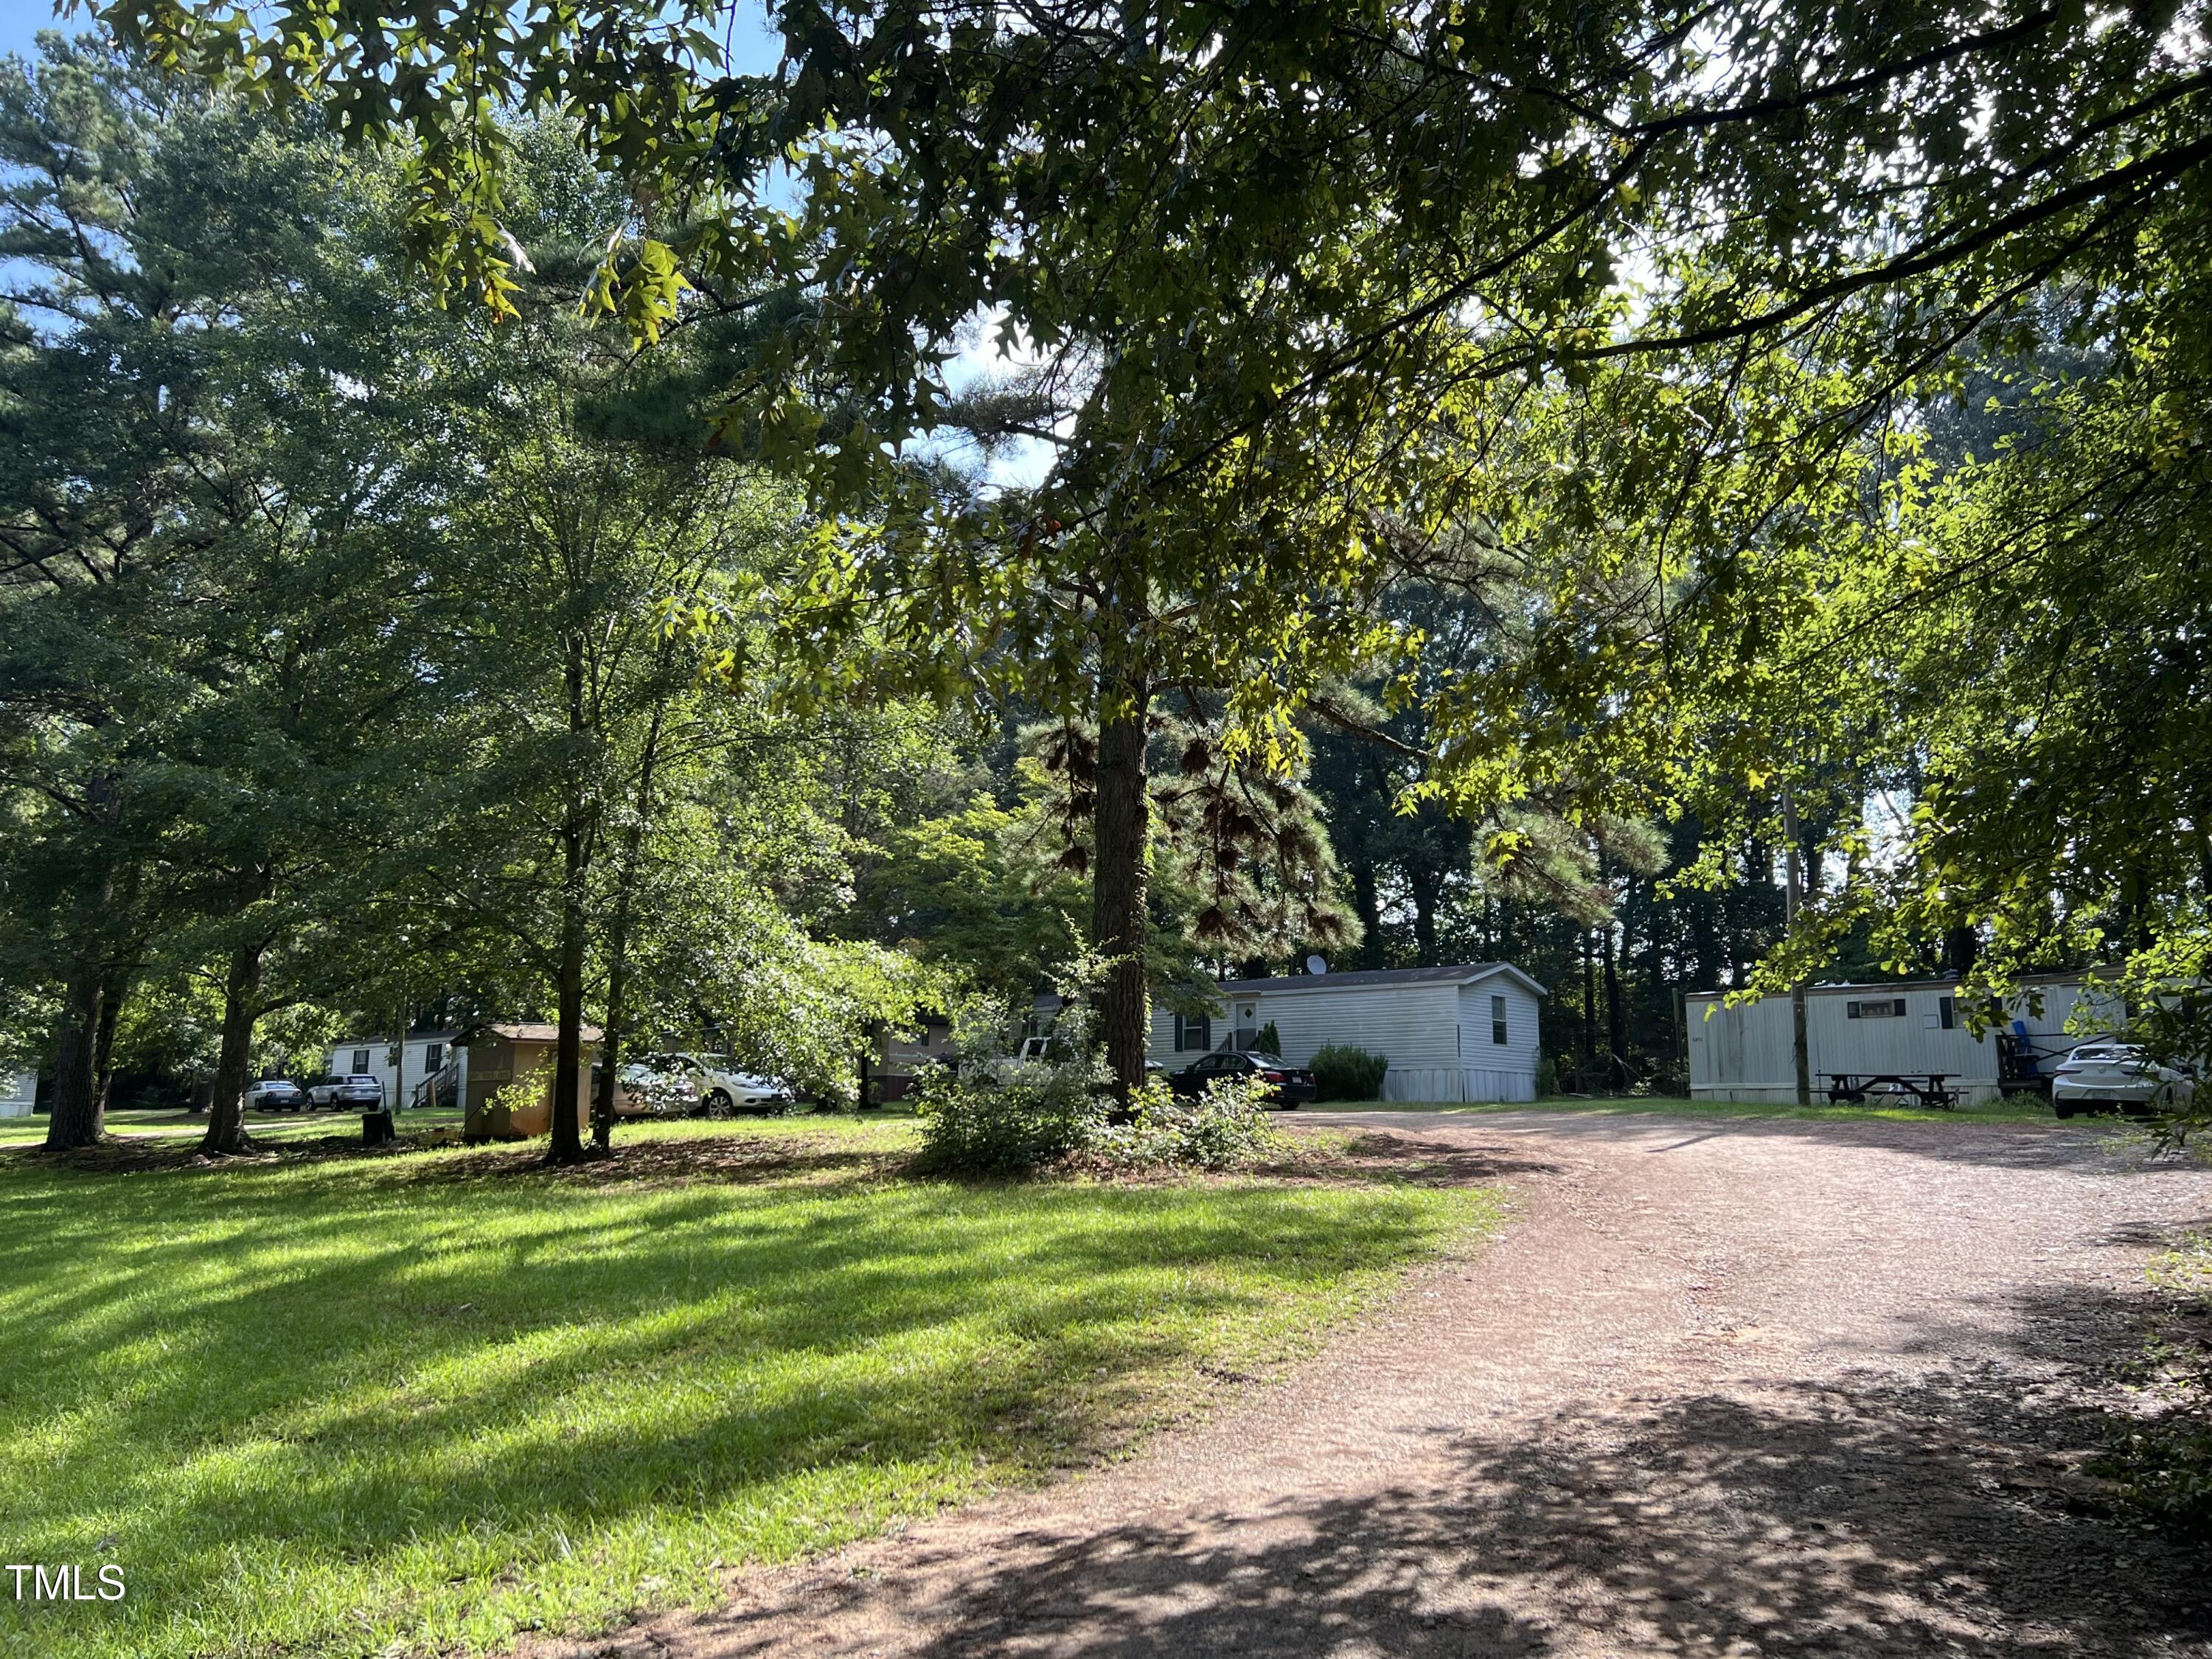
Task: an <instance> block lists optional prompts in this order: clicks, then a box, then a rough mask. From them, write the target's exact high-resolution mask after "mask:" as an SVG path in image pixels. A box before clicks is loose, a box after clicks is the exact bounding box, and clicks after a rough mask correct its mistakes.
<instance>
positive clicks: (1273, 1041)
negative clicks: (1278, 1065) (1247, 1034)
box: [1252, 1019, 1283, 1060]
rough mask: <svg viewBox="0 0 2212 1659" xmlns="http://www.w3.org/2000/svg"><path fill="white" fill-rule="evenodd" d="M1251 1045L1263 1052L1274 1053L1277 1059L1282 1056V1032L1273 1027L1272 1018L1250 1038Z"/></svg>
mask: <svg viewBox="0 0 2212 1659" xmlns="http://www.w3.org/2000/svg"><path fill="white" fill-rule="evenodd" d="M1252 1046H1253V1047H1254V1048H1256V1049H1258V1050H1259V1051H1260V1052H1261V1054H1273V1055H1274V1057H1275V1058H1276V1059H1277V1060H1280V1059H1281V1058H1282V1057H1283V1034H1282V1033H1281V1032H1280V1031H1278V1030H1276V1029H1275V1022H1274V1021H1273V1020H1272V1019H1271V1020H1269V1021H1268V1022H1267V1024H1265V1025H1262V1026H1261V1028H1260V1030H1259V1035H1257V1036H1255V1037H1254V1038H1253V1039H1252Z"/></svg>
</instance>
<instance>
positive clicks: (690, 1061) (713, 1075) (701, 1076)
mask: <svg viewBox="0 0 2212 1659" xmlns="http://www.w3.org/2000/svg"><path fill="white" fill-rule="evenodd" d="M637 1063H638V1064H639V1065H641V1066H649V1067H651V1068H652V1069H653V1071H655V1072H660V1073H667V1074H669V1075H671V1076H674V1077H680V1078H684V1079H689V1080H690V1084H691V1085H692V1087H694V1088H695V1089H696V1090H697V1091H699V1109H700V1110H701V1111H702V1112H704V1113H706V1115H708V1116H709V1117H726V1116H728V1115H730V1114H731V1113H732V1112H738V1111H766V1112H780V1111H781V1110H782V1109H784V1108H785V1107H787V1106H788V1105H790V1104H791V1103H792V1100H793V1089H792V1086H791V1085H789V1084H788V1083H787V1082H785V1081H784V1080H783V1079H781V1078H780V1077H761V1076H757V1074H755V1073H751V1072H740V1071H736V1070H733V1069H732V1067H731V1066H730V1065H729V1063H728V1062H727V1061H726V1060H714V1059H708V1058H707V1057H705V1056H703V1055H700V1054H682V1053H677V1052H671V1053H668V1054H641V1055H639V1056H638V1060H637Z"/></svg>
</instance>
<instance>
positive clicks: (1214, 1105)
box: [1091, 1077, 1279, 1170]
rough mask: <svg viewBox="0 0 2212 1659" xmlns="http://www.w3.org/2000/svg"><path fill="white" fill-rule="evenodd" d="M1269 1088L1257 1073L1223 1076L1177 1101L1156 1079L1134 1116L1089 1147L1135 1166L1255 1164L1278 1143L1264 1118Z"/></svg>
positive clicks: (1104, 1131) (1212, 1167) (1230, 1167)
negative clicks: (1201, 1091)
mask: <svg viewBox="0 0 2212 1659" xmlns="http://www.w3.org/2000/svg"><path fill="white" fill-rule="evenodd" d="M1267 1088H1268V1085H1267V1084H1266V1083H1264V1082H1262V1081H1261V1079H1258V1078H1256V1077H1243V1078H1225V1079H1222V1080H1221V1081H1220V1082H1218V1083H1215V1084H1213V1085H1210V1086H1209V1087H1208V1088H1207V1089H1206V1092H1205V1093H1204V1094H1202V1095H1200V1097H1198V1098H1197V1099H1196V1100H1178V1099H1177V1098H1176V1096H1175V1094H1174V1092H1173V1091H1171V1090H1170V1089H1169V1087H1168V1086H1167V1085H1166V1084H1165V1083H1164V1082H1163V1081H1161V1080H1160V1079H1157V1078H1155V1079H1152V1081H1151V1082H1149V1083H1147V1084H1146V1085H1145V1088H1144V1091H1143V1092H1142V1093H1141V1094H1140V1095H1139V1096H1138V1097H1137V1103H1136V1107H1137V1110H1136V1115H1135V1117H1134V1118H1133V1120H1132V1121H1129V1122H1127V1123H1116V1124H1109V1125H1108V1126H1106V1127H1104V1128H1103V1129H1101V1130H1100V1131H1099V1133H1098V1134H1097V1137H1096V1138H1095V1139H1094V1140H1093V1142H1092V1145H1091V1152H1092V1154H1093V1155H1094V1156H1096V1157H1097V1158H1101V1159H1102V1160H1103V1161H1104V1162H1106V1163H1109V1164H1118V1165H1120V1166H1121V1167H1123V1168H1145V1167H1157V1166H1160V1165H1175V1166H1180V1167H1183V1168H1188V1169H1198V1170H1233V1169H1236V1168H1237V1167H1239V1166H1240V1165H1243V1164H1250V1163H1253V1162H1255V1161H1256V1160H1257V1159H1259V1158H1261V1157H1264V1156H1265V1155H1267V1153H1270V1152H1273V1151H1275V1150H1276V1148H1277V1146H1279V1136H1278V1135H1277V1134H1276V1133H1275V1129H1274V1127H1273V1125H1272V1124H1270V1123H1269V1122H1268V1121H1267V1105H1266V1102H1267Z"/></svg>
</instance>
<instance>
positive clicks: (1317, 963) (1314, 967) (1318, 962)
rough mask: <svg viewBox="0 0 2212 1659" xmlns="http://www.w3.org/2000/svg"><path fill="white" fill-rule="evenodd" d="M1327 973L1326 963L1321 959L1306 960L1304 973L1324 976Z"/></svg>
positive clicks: (1315, 957) (1313, 957)
mask: <svg viewBox="0 0 2212 1659" xmlns="http://www.w3.org/2000/svg"><path fill="white" fill-rule="evenodd" d="M1306 972H1308V973H1310V974H1325V973H1327V972H1328V963H1326V962H1324V961H1322V959H1321V957H1317V956H1312V957H1307V958H1306Z"/></svg>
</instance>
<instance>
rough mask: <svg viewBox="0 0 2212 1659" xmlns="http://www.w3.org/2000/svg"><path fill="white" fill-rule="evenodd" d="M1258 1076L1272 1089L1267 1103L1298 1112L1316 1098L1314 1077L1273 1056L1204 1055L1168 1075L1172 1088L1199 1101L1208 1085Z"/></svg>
mask: <svg viewBox="0 0 2212 1659" xmlns="http://www.w3.org/2000/svg"><path fill="white" fill-rule="evenodd" d="M1253 1073H1258V1074H1259V1076H1260V1077H1261V1078H1262V1079H1265V1080H1266V1081H1267V1083H1268V1084H1269V1085H1271V1087H1270V1088H1269V1090H1268V1093H1267V1103H1268V1104H1269V1105H1270V1106H1279V1107H1281V1108H1283V1109H1285V1110H1286V1111H1294V1110H1296V1109H1297V1108H1298V1107H1299V1106H1301V1105H1303V1104H1304V1103H1306V1102H1307V1101H1309V1100H1311V1099H1312V1098H1313V1097H1314V1074H1313V1073H1311V1072H1309V1071H1308V1070H1306V1069H1305V1067H1304V1066H1285V1065H1284V1064H1283V1062H1282V1061H1281V1060H1278V1059H1276V1058H1275V1056H1274V1055H1273V1054H1206V1055H1202V1056H1201V1057H1200V1058H1199V1059H1198V1060H1195V1061H1194V1062H1193V1063H1192V1064H1190V1065H1188V1066H1184V1067H1183V1068H1182V1070H1181V1071H1180V1072H1171V1073H1169V1075H1168V1087H1169V1088H1170V1089H1172V1090H1174V1091H1176V1093H1177V1094H1179V1095H1182V1096H1184V1097H1187V1098H1188V1099H1192V1100H1195V1099H1197V1098H1198V1097H1199V1096H1200V1095H1202V1094H1204V1093H1205V1092H1206V1085H1208V1084H1210V1083H1216V1082H1218V1081H1220V1080H1221V1079H1224V1078H1233V1077H1246V1076H1249V1075H1251V1074H1253Z"/></svg>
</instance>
